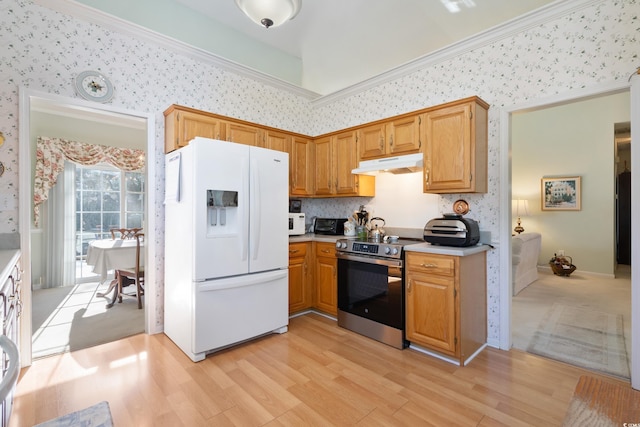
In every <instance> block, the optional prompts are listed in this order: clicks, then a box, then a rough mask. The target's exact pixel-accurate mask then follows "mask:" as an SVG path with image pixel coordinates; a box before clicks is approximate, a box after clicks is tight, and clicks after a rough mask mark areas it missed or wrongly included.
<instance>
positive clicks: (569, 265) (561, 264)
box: [549, 256, 577, 276]
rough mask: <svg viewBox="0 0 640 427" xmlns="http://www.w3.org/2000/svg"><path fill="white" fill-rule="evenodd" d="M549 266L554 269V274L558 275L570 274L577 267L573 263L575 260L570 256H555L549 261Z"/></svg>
mask: <svg viewBox="0 0 640 427" xmlns="http://www.w3.org/2000/svg"><path fill="white" fill-rule="evenodd" d="M549 266H550V267H551V270H553V274H555V275H557V276H569V275H570V274H571V273H573V272H574V271H576V268H577V267H576V266H575V265H573V260H572V259H571V257H570V256H554V257H553V258H551V260H550V261H549Z"/></svg>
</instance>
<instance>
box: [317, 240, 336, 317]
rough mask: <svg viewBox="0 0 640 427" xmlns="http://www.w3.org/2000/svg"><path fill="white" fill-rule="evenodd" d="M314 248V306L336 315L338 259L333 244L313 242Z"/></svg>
mask: <svg viewBox="0 0 640 427" xmlns="http://www.w3.org/2000/svg"><path fill="white" fill-rule="evenodd" d="M314 244H315V246H316V269H315V279H316V280H315V284H316V304H315V307H316V308H317V309H318V310H320V311H323V312H325V313H328V314H332V315H334V316H336V315H337V314H338V259H337V258H336V245H335V243H326V242H315V243H314Z"/></svg>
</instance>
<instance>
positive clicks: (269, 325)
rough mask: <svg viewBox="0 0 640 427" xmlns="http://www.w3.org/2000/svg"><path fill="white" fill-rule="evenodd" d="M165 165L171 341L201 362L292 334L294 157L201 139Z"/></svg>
mask: <svg viewBox="0 0 640 427" xmlns="http://www.w3.org/2000/svg"><path fill="white" fill-rule="evenodd" d="M165 167H166V182H165V260H164V262H165V278H164V280H165V283H164V285H165V288H164V289H165V302H164V332H165V334H166V335H167V336H168V337H169V338H171V340H172V341H173V342H174V343H176V345H178V347H180V348H181V349H182V351H184V352H185V353H186V354H187V355H188V356H189V357H190V358H191V359H192V360H193V361H195V362H197V361H200V360H202V359H204V358H205V356H206V355H207V353H210V352H213V351H216V350H220V349H223V348H225V347H228V346H230V345H233V344H236V343H239V342H242V341H245V340H248V339H251V338H254V337H257V336H260V335H263V334H267V333H270V332H276V333H284V332H286V331H287V326H288V323H289V318H288V316H289V313H288V298H289V295H288V289H289V287H288V278H289V276H288V262H289V259H288V255H289V253H288V247H289V238H288V233H287V215H288V206H289V194H288V193H289V190H288V189H289V182H288V176H289V155H288V154H287V153H284V152H280V151H274V150H268V149H264V148H259V147H250V146H248V145H241V144H235V143H232V142H226V141H218V140H213V139H207V138H195V139H193V140H192V141H191V142H190V143H189V145H187V146H186V147H183V148H180V149H179V150H176V151H174V152H171V153H169V154H167V155H166V158H165Z"/></svg>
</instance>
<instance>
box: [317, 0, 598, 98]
mask: <svg viewBox="0 0 640 427" xmlns="http://www.w3.org/2000/svg"><path fill="white" fill-rule="evenodd" d="M602 1H603V0H557V1H555V2H553V3H550V4H548V5H546V6H543V7H541V8H540V9H537V10H535V11H532V12H529V13H527V14H524V15H522V16H519V17H517V18H514V19H511V20H509V21H506V22H504V23H502V24H500V25H497V26H495V27H492V28H490V29H488V30H486V31H483V32H481V33H478V34H475V35H473V36H471V37H467V38H466V39H463V40H460V41H459V42H456V43H453V44H451V45H449V46H446V47H444V48H442V49H438V50H436V51H434V52H432V53H429V54H427V55H424V56H421V57H419V58H416V59H414V60H412V61H409V62H407V63H405V64H402V65H399V66H397V67H394V68H392V69H390V70H389V71H386V72H383V73H381V74H378V75H377V76H374V77H371V78H369V79H366V80H363V81H362V82H360V83H356V84H354V85H352V86H349V87H347V88H344V89H341V90H338V91H336V92H333V93H331V94H328V95H325V96H320V97H319V98H316V99H313V100H312V101H311V105H312V107H314V108H318V107H322V106H324V105H326V104H331V103H333V102H336V101H339V100H341V99H344V98H348V97H351V96H354V95H357V94H359V93H362V92H364V91H366V90H369V89H371V88H374V87H377V86H380V85H381V84H383V83H387V82H389V81H392V80H396V79H398V78H401V77H404V76H406V75H408V74H411V73H413V72H415V71H417V70H419V69H422V68H427V67H430V66H433V65H436V64H438V63H440V62H443V61H446V60H448V59H451V58H454V57H456V56H460V55H462V54H464V53H467V52H469V51H471V50H474V49H478V48H481V47H484V46H487V45H489V44H491V43H494V42H496V41H498V40H501V39H505V38H507V37H510V36H513V35H515V34H518V33H521V32H523V31H526V30H528V29H530V28H533V27H537V26H539V25H542V24H544V23H546V22H549V21H552V20H554V19H557V18H559V17H561V16H564V15H567V14H570V13H572V12H575V11H577V10H580V9H584V8H586V7H588V6H591V5H593V4H596V3H601V2H602Z"/></svg>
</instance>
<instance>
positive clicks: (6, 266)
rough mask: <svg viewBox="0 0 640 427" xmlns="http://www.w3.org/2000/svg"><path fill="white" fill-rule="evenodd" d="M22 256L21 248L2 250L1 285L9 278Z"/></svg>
mask: <svg viewBox="0 0 640 427" xmlns="http://www.w3.org/2000/svg"><path fill="white" fill-rule="evenodd" d="M18 258H20V249H2V250H0V285H2V284H4V282H5V281H6V280H7V279H8V278H9V275H10V274H11V269H12V268H13V266H14V265H16V262H17V261H18Z"/></svg>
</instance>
